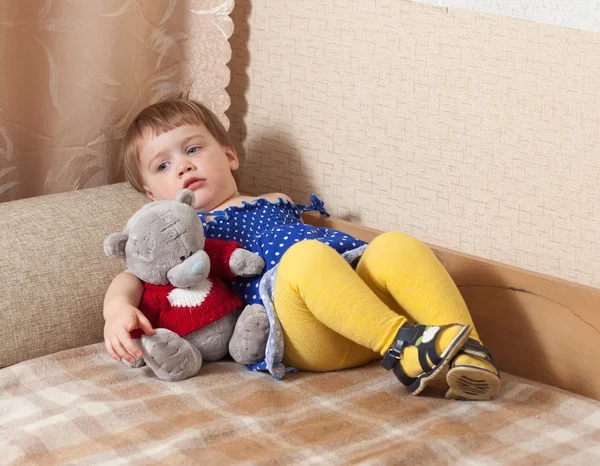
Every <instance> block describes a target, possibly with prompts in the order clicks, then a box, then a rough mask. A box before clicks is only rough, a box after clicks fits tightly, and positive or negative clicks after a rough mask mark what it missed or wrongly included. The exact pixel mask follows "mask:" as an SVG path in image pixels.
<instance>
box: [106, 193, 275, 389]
mask: <svg viewBox="0 0 600 466" xmlns="http://www.w3.org/2000/svg"><path fill="white" fill-rule="evenodd" d="M193 205H194V193H193V192H192V191H190V190H187V189H186V190H182V191H180V192H179V193H178V195H177V200H176V201H155V202H151V203H149V204H146V205H145V206H143V207H142V208H141V209H140V210H138V211H137V212H136V213H135V214H133V215H132V217H131V218H130V219H129V221H128V222H127V225H126V226H125V229H124V231H123V232H122V233H113V234H111V235H109V236H107V237H106V239H105V240H104V251H105V252H106V254H107V255H108V256H111V257H120V258H122V259H124V260H125V264H126V266H127V270H128V271H129V272H130V273H132V274H133V275H135V276H136V277H138V278H139V279H140V280H141V281H142V282H144V294H143V295H142V299H141V302H140V310H141V311H142V312H143V313H144V314H145V315H146V317H148V319H149V320H150V323H151V324H152V326H153V327H154V329H155V333H154V335H143V334H141V332H140V331H139V330H138V331H137V332H138V333H137V336H138V337H141V338H137V339H136V340H134V341H135V342H136V344H137V345H138V347H139V348H140V349H141V350H142V352H143V359H141V360H138V361H136V363H135V364H134V367H140V366H142V365H143V364H144V363H145V364H147V365H148V367H150V368H151V369H152V371H153V372H154V373H155V374H156V376H157V377H158V378H159V379H161V380H167V381H177V380H184V379H187V378H189V377H192V376H194V375H196V374H197V373H198V372H199V371H200V368H201V367H202V362H203V361H216V360H219V359H222V358H223V357H224V356H225V355H227V353H229V354H230V355H231V356H232V358H233V359H234V360H235V361H237V362H239V363H241V364H254V363H257V362H260V361H262V360H263V359H264V355H265V346H266V341H267V337H268V332H269V321H268V318H267V314H266V311H265V309H264V308H263V307H262V306H260V305H249V306H246V308H245V309H244V310H243V311H242V312H241V314H240V310H241V305H242V302H241V300H240V298H239V297H238V296H237V295H236V294H235V293H234V292H233V291H232V290H231V289H230V288H229V287H228V286H227V285H226V284H225V283H224V282H223V280H221V278H220V277H225V278H226V279H227V278H228V279H230V280H231V279H233V278H235V277H251V276H254V275H258V274H260V273H262V271H263V269H264V265H265V264H264V261H263V259H262V258H261V257H260V256H258V255H256V254H254V253H252V252H250V251H247V250H245V249H242V248H241V247H239V245H238V244H236V243H233V242H229V241H222V240H206V239H205V237H204V228H203V226H202V222H201V221H200V219H199V218H198V215H197V214H196V212H195V211H194V208H193ZM208 243H210V246H211V248H210V249H209V248H208V247H206V250H205V246H209V244H208ZM179 335H182V336H179ZM132 336H133V337H136V333H135V331H134V332H132Z"/></svg>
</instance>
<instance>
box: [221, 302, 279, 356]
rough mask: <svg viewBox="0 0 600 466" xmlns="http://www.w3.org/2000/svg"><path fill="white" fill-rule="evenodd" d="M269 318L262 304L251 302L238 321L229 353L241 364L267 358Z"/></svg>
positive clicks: (230, 342)
mask: <svg viewBox="0 0 600 466" xmlns="http://www.w3.org/2000/svg"><path fill="white" fill-rule="evenodd" d="M268 337H269V318H268V316H267V311H266V309H265V308H264V307H263V306H261V305H260V304H249V305H248V306H246V308H245V309H244V310H243V311H242V314H241V315H240V318H239V319H238V321H237V324H236V326H235V330H234V331H233V336H232V337H231V340H230V341H229V354H231V357H232V358H233V359H234V360H235V361H236V362H238V363H240V364H256V363H259V362H261V361H263V360H264V359H265V349H266V347H267V338H268Z"/></svg>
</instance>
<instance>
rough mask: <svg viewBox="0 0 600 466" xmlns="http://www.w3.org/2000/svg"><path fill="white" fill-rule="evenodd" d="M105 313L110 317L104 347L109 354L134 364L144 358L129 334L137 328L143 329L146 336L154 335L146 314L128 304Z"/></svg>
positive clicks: (106, 325) (107, 321)
mask: <svg viewBox="0 0 600 466" xmlns="http://www.w3.org/2000/svg"><path fill="white" fill-rule="evenodd" d="M116 304H117V303H113V306H114V307H115V308H114V309H113V310H112V311H111V310H109V311H108V312H105V315H108V318H107V319H106V323H105V324H104V346H105V347H106V351H107V352H108V354H109V355H110V356H111V357H112V358H113V359H114V360H115V361H121V360H122V359H124V360H126V361H128V362H129V363H131V364H133V363H135V361H136V360H137V359H139V358H141V357H142V351H141V350H140V349H139V348H138V347H137V346H136V344H135V343H134V342H133V340H132V339H131V335H130V334H129V332H131V331H132V330H135V329H136V328H139V329H141V330H142V331H143V332H144V333H145V334H146V335H153V334H154V330H153V329H152V325H151V324H150V322H149V321H148V319H146V317H145V316H144V314H142V312H141V311H140V310H139V309H137V308H136V307H134V306H132V305H131V304H128V303H121V304H120V305H119V306H118V309H116Z"/></svg>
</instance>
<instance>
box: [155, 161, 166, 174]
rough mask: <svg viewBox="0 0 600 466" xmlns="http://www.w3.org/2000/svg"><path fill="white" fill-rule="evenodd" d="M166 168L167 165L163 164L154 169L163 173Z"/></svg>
mask: <svg viewBox="0 0 600 466" xmlns="http://www.w3.org/2000/svg"><path fill="white" fill-rule="evenodd" d="M167 168H169V164H168V163H167V162H163V163H161V164H160V165H159V166H158V167H156V171H157V172H162V171H165V170H166V169H167Z"/></svg>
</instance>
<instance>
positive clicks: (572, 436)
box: [0, 344, 600, 466]
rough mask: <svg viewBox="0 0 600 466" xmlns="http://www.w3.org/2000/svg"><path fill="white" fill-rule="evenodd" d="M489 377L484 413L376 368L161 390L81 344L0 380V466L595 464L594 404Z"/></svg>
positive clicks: (143, 372) (212, 367)
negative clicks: (412, 388)
mask: <svg viewBox="0 0 600 466" xmlns="http://www.w3.org/2000/svg"><path fill="white" fill-rule="evenodd" d="M503 377H504V379H503V380H504V386H503V389H502V392H501V394H500V396H499V397H498V398H497V399H495V400H493V401H491V402H461V401H449V400H445V399H443V398H441V397H442V396H443V393H444V389H445V387H444V385H443V381H440V383H436V384H435V385H434V386H433V387H428V390H427V391H426V392H425V395H424V396H419V397H412V396H410V395H407V394H406V393H405V391H404V389H403V388H402V387H401V386H400V385H399V384H398V382H397V381H396V380H395V378H394V376H393V375H392V374H390V373H389V372H386V371H384V370H383V369H382V368H380V367H379V365H378V364H377V363H374V364H371V365H368V366H365V367H362V368H359V369H354V370H348V371H343V372H336V373H327V374H309V373H299V374H292V375H290V376H289V377H287V378H286V379H284V380H282V381H276V380H273V379H272V378H271V377H269V376H267V375H265V374H261V373H255V372H248V371H247V370H245V368H243V367H241V366H239V365H237V364H235V363H233V362H228V361H225V362H219V363H207V364H206V365H205V366H204V367H203V368H202V371H201V374H200V375H198V376H197V377H194V378H192V379H189V380H186V381H183V382H171V383H169V382H161V381H159V380H158V379H156V378H155V377H154V375H153V374H151V373H150V371H149V370H148V369H146V368H142V369H131V368H127V367H125V366H124V365H121V364H117V363H115V362H114V361H113V360H112V359H110V358H109V357H108V356H107V355H106V354H105V352H104V348H103V346H102V345H100V344H97V345H91V346H86V347H82V348H78V349H74V350H67V351H63V352H61V353H56V354H53V355H50V356H45V357H42V358H39V359H34V360H31V361H27V362H23V363H20V364H17V365H14V366H10V367H8V368H5V369H2V370H1V371H0V464H28V465H29V464H40V465H52V464H67V463H68V464H109V465H120V464H143V465H154V464H169V465H184V464H202V465H210V464H219V465H221V466H223V465H228V464H236V463H251V464H326V465H327V464H349V463H362V464H365V463H370V464H393V465H398V464H410V465H411V466H415V465H425V464H426V465H431V464H435V465H441V464H461V465H467V464H468V465H477V464H486V465H487V464H490V465H496V464H519V465H523V464H526V465H536V464H543V465H547V464H561V465H562V464H565V465H566V464H586V465H594V464H600V402H597V401H594V400H591V399H586V398H583V397H580V396H576V395H573V394H570V393H568V392H565V391H562V390H558V389H555V388H552V387H548V386H544V385H541V384H537V383H533V382H529V381H527V380H524V379H521V378H517V377H514V376H511V375H508V374H503Z"/></svg>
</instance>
